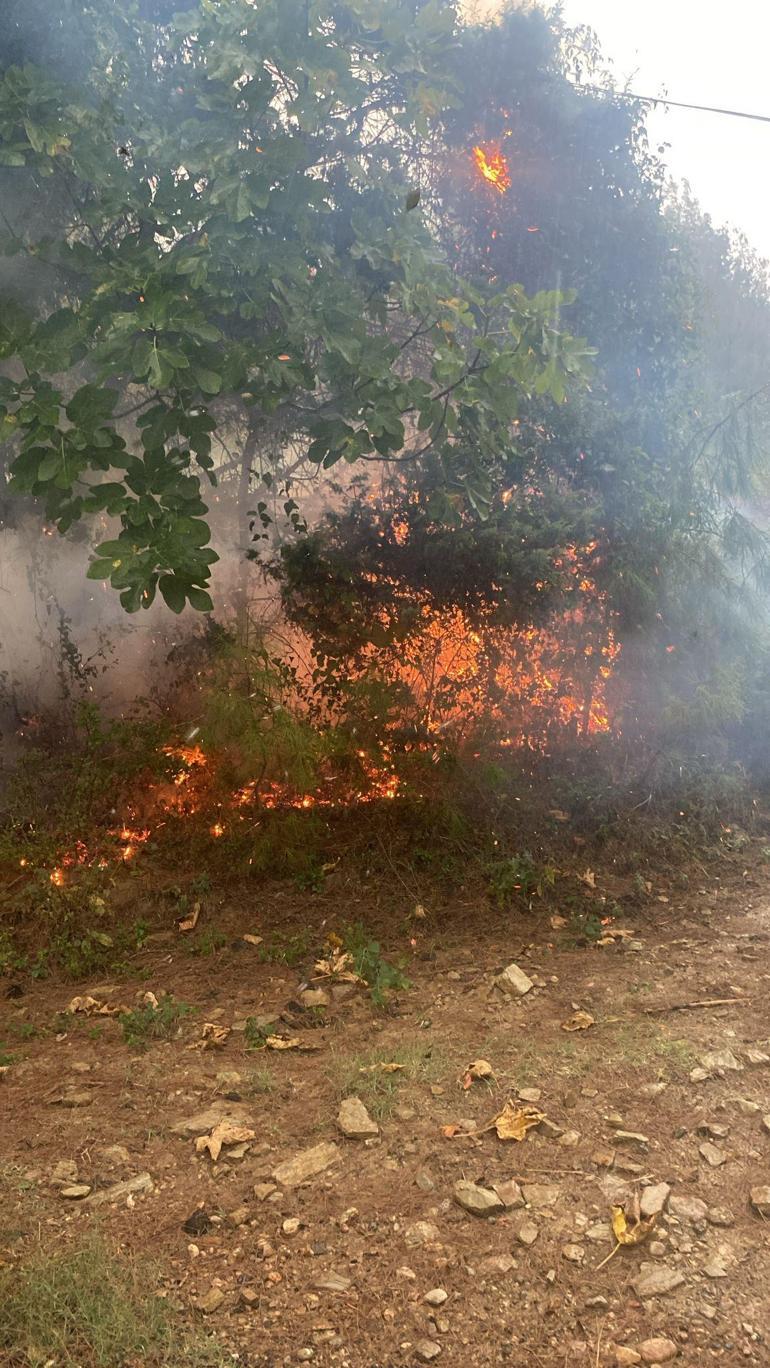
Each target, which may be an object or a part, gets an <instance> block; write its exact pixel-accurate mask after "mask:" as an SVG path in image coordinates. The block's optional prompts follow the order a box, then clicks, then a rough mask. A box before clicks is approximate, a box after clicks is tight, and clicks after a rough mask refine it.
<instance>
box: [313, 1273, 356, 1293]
mask: <svg viewBox="0 0 770 1368" xmlns="http://www.w3.org/2000/svg"><path fill="white" fill-rule="evenodd" d="M313 1286H314V1287H317V1288H319V1289H320V1291H321V1292H347V1291H349V1289H350V1288H351V1287H352V1286H353V1283H352V1282H351V1280H350V1278H346V1277H345V1275H344V1273H325V1274H324V1275H323V1277H321V1278H316V1280H315V1282H314V1283H313Z"/></svg>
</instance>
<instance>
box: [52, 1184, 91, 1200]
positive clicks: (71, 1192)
mask: <svg viewBox="0 0 770 1368" xmlns="http://www.w3.org/2000/svg"><path fill="white" fill-rule="evenodd" d="M90 1191H91V1189H90V1187H89V1186H88V1183H73V1184H72V1186H71V1187H63V1188H61V1189H60V1192H59V1196H60V1197H68V1198H69V1199H70V1200H71V1201H75V1202H77V1201H82V1200H83V1198H84V1197H87V1196H88V1194H89V1192H90Z"/></svg>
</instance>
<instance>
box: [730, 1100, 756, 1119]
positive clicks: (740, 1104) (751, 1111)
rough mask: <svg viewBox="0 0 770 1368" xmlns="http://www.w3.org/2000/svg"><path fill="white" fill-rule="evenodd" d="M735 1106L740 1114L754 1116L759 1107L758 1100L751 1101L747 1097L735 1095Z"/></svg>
mask: <svg viewBox="0 0 770 1368" xmlns="http://www.w3.org/2000/svg"><path fill="white" fill-rule="evenodd" d="M735 1106H736V1107H737V1108H738V1111H739V1112H740V1114H741V1116H756V1114H757V1112H758V1111H761V1107H760V1105H759V1103H758V1102H752V1101H751V1100H750V1099H749V1098H748V1097H736V1099H735Z"/></svg>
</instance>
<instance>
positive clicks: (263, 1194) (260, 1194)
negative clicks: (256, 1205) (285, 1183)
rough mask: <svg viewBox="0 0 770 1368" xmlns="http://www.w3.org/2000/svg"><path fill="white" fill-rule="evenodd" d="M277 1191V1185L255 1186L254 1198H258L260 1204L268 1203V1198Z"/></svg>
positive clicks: (262, 1184) (261, 1184)
mask: <svg viewBox="0 0 770 1368" xmlns="http://www.w3.org/2000/svg"><path fill="white" fill-rule="evenodd" d="M277 1191H278V1188H277V1187H276V1185H275V1183H255V1184H254V1196H255V1197H256V1199H257V1201H258V1202H266V1201H267V1199H268V1197H272V1195H273V1193H274V1192H277Z"/></svg>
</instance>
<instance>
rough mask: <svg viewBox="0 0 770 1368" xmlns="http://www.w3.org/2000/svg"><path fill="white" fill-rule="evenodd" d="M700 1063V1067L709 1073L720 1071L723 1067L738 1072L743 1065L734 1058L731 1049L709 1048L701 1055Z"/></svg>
mask: <svg viewBox="0 0 770 1368" xmlns="http://www.w3.org/2000/svg"><path fill="white" fill-rule="evenodd" d="M700 1063H701V1068H703V1069H705V1070H706V1072H707V1073H709V1074H712V1073H720V1072H721V1071H723V1070H725V1069H727V1070H732V1071H733V1072H735V1073H738V1072H740V1071H741V1070H742V1069H743V1065H742V1064H741V1062H740V1060H739V1059H736V1058H735V1055H734V1054H733V1052H732V1050H711V1051H710V1052H709V1054H705V1055H704V1056H703V1058H702V1059H701V1061H700Z"/></svg>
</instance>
